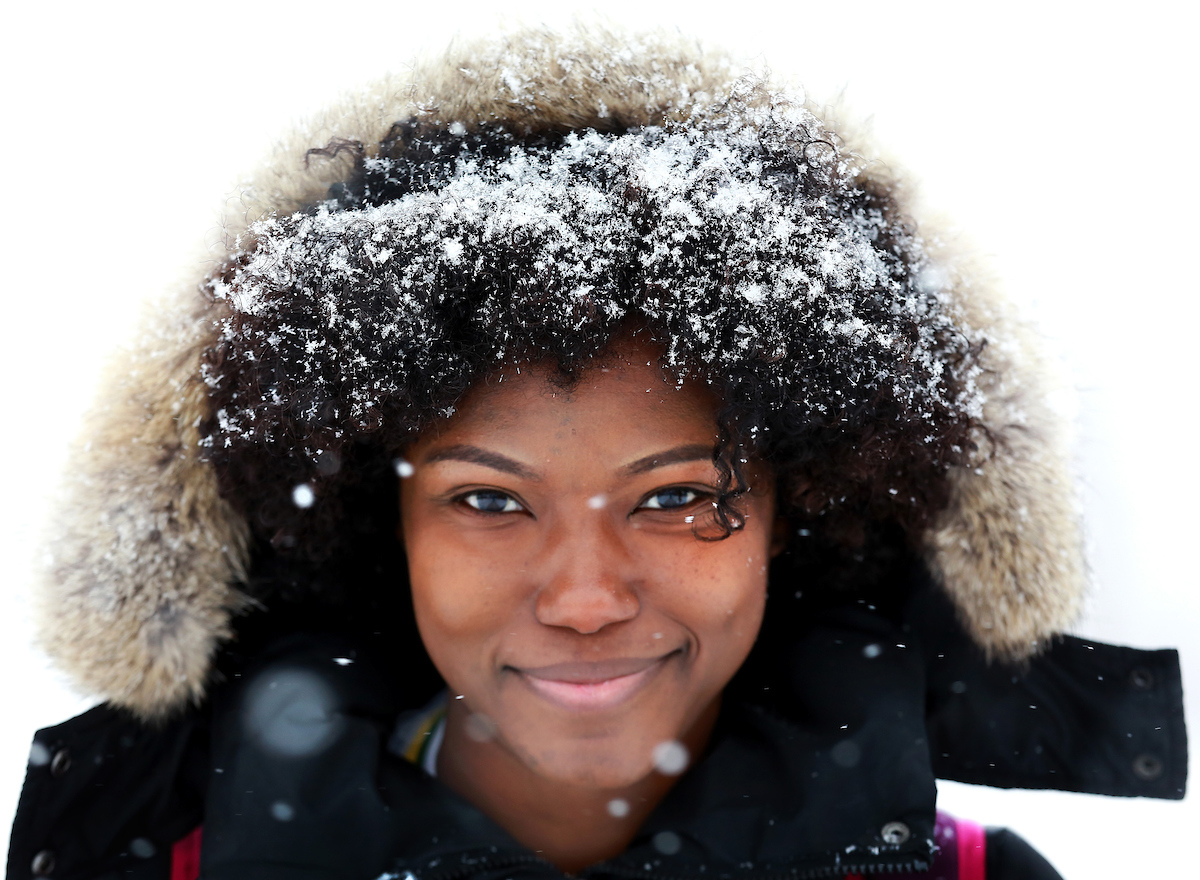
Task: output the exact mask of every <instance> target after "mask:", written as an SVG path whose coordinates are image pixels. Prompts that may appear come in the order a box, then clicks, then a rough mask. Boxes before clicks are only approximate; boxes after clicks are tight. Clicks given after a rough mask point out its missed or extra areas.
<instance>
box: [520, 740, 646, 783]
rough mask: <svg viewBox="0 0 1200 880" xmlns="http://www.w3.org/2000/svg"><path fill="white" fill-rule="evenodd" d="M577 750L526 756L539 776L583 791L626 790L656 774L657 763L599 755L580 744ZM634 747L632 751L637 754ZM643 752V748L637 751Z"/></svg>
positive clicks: (606, 754) (624, 755)
mask: <svg viewBox="0 0 1200 880" xmlns="http://www.w3.org/2000/svg"><path fill="white" fill-rule="evenodd" d="M581 745H582V748H580V749H579V750H578V751H576V750H571V751H570V752H567V753H564V752H562V751H556V752H553V753H548V754H545V753H544V754H542V755H540V756H538V755H528V756H526V757H527V759H528V761H529V766H530V767H532V769H533V770H534V771H535V772H536V773H537V774H538V775H539V776H543V777H545V778H547V779H551V780H554V781H555V782H561V783H566V784H568V785H575V786H579V787H580V788H599V789H614V790H616V789H623V788H628V787H630V786H632V785H636V784H637V783H639V782H641V781H642V780H643V779H645V778H646V777H647V776H649V775H650V774H651V773H652V772H654V762H653V761H652V760H650V759H649V758H648V757H647V759H646V760H639V761H634V760H630V758H631V757H633V755H632V754H628V753H627V754H622V755H618V754H611V753H605V752H599V753H598V752H597V751H596V750H594V749H590V748H588V746H587V744H586V743H584V744H581ZM634 750H635V747H631V749H630V751H634ZM636 751H641V749H640V748H639V749H636Z"/></svg>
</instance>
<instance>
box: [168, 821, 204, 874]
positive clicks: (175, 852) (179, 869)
mask: <svg viewBox="0 0 1200 880" xmlns="http://www.w3.org/2000/svg"><path fill="white" fill-rule="evenodd" d="M203 829H204V826H203V825H197V826H196V827H195V828H193V829H192V831H191V833H189V834H188V835H187V837H184V838H181V839H180V840H177V841H175V845H174V846H172V847H171V880H197V878H198V877H199V876H200V837H201V834H202V832H203Z"/></svg>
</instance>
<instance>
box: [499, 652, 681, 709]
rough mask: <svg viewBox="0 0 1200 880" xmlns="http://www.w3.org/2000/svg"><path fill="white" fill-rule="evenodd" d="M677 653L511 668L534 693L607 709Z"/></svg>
mask: <svg viewBox="0 0 1200 880" xmlns="http://www.w3.org/2000/svg"><path fill="white" fill-rule="evenodd" d="M678 653H679V652H678V651H672V652H670V653H669V654H664V655H662V656H661V657H622V658H618V659H615V660H599V661H595V662H591V663H582V662H579V663H555V664H552V665H550V666H536V667H526V668H516V667H509V668H510V669H512V670H513V671H514V672H517V673H519V674H520V676H521V678H522V679H523V680H524V681H525V683H526V684H528V685H529V687H530V688H531V689H532V690H533V691H534V693H536V694H538V695H539V696H541V697H544V698H546V699H547V700H549V701H550V702H552V703H557V704H558V705H560V706H563V707H565V708H568V709H576V710H588V709H608V708H611V707H613V706H616V705H619V704H620V703H623V702H625V701H626V700H628V699H630V698H631V697H632V696H633V695H634V694H635V693H637V692H638V691H640V690H641V689H642V688H643V687H645V686H646V684H648V683H649V682H650V680H651V679H653V678H654V677H655V676H656V675H657V674H658V673H659V672H660V671H661V670H662V668H663V666H665V665H666V662H667V660H669V659H670V658H671V657H674V656H675V655H676V654H678Z"/></svg>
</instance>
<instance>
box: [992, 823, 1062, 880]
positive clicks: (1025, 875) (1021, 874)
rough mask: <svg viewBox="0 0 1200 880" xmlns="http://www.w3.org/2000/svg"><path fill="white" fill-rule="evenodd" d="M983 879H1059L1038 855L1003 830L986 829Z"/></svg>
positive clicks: (1026, 844)
mask: <svg viewBox="0 0 1200 880" xmlns="http://www.w3.org/2000/svg"><path fill="white" fill-rule="evenodd" d="M984 860H985V863H986V866H987V868H986V870H987V880H1062V875H1061V874H1059V873H1058V871H1056V870H1054V868H1053V867H1052V866H1051V864H1050V863H1049V862H1048V861H1046V860H1045V859H1044V858H1043V857H1042V854H1041V853H1039V852H1038V851H1037V850H1036V849H1034V848H1033V847H1032V846H1030V845H1029V844H1028V843H1026V842H1025V839H1024V838H1023V837H1021V836H1020V835H1019V834H1015V833H1014V832H1012V831H1010V830H1008V829H1007V828H989V829H987V853H986V855H985V856H984Z"/></svg>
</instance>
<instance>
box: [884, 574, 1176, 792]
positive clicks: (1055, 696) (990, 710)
mask: <svg viewBox="0 0 1200 880" xmlns="http://www.w3.org/2000/svg"><path fill="white" fill-rule="evenodd" d="M907 618H908V621H909V623H908V624H906V626H908V627H909V628H911V629H913V630H916V631H918V633H919V641H920V642H921V644H922V646H923V650H924V652H925V657H926V661H925V663H926V670H927V678H926V718H927V725H928V730H929V739H930V751H931V757H932V760H933V768H934V772H935V773H936V774H937V775H938V776H939V777H940V778H942V779H954V780H957V781H959V782H969V783H976V784H981V785H991V786H996V787H999V788H1033V789H1037V788H1052V789H1059V790H1062V791H1078V792H1087V793H1091V794H1104V795H1121V796H1127V797H1155V798H1167V799H1175V800H1178V799H1180V798H1182V797H1183V796H1184V791H1185V785H1186V779H1187V731H1186V728H1185V725H1184V715H1183V687H1182V683H1181V678H1180V670H1179V655H1178V654H1177V652H1175V651H1172V650H1160V651H1143V650H1137V649H1134V648H1125V647H1117V646H1114V645H1105V644H1101V643H1099V642H1093V641H1088V640H1084V639H1079V638H1074V637H1071V636H1063V637H1060V638H1059V639H1057V640H1056V641H1055V642H1054V643H1053V644H1052V645H1051V646H1049V648H1048V649H1047V650H1046V651H1045V652H1044V653H1042V654H1040V655H1039V656H1037V657H1035V658H1033V659H1032V660H1030V661H1028V663H1026V664H1024V665H1022V666H1011V665H1006V664H1003V663H999V662H992V663H988V662H987V660H986V658H985V657H984V656H983V654H982V652H981V651H980V650H979V649H978V648H977V647H976V646H975V645H974V644H973V643H971V641H970V640H969V639H968V638H967V636H966V634H965V633H964V632H963V631H962V629H961V628H960V627H959V626H958V624H957V621H956V620H955V618H954V613H953V610H952V609H951V608H950V606H949V602H948V601H946V600H945V599H944V598H943V597H941V596H940V594H939V593H937V592H936V591H934V590H928V591H924V592H923V593H922V594H921V595H920V596H919V597H918V599H917V600H916V601H915V607H913V608H911V609H910V611H909V614H908V615H907Z"/></svg>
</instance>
